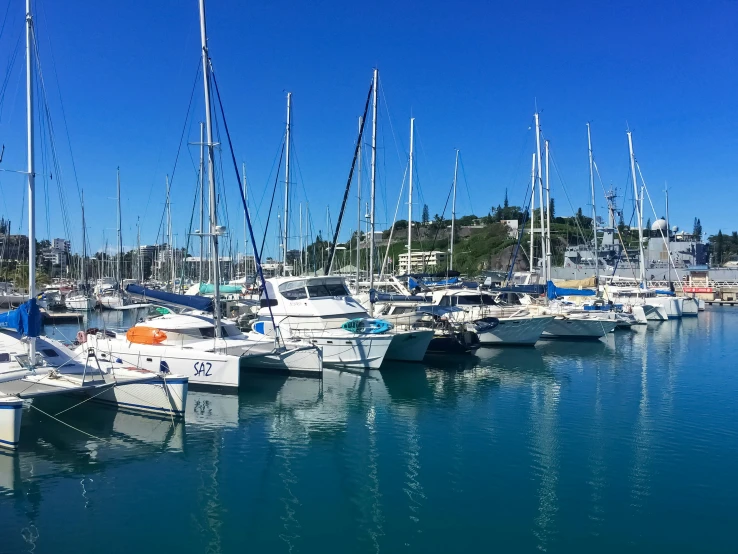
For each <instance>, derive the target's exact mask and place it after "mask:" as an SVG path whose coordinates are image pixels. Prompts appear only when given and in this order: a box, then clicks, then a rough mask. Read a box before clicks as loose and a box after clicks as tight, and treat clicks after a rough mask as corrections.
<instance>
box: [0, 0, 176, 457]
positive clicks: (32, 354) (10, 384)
mask: <svg viewBox="0 0 738 554" xmlns="http://www.w3.org/2000/svg"><path fill="white" fill-rule="evenodd" d="M33 41H34V38H33V17H32V14H31V0H26V116H27V136H28V145H27V146H28V153H27V155H28V169H27V179H28V243H29V248H28V258H29V266H28V291H29V300H28V302H26V303H25V304H24V305H22V306H21V307H20V308H19V309H17V310H14V311H12V312H8V313H6V314H1V315H0V447H3V448H9V449H16V448H18V444H19V438H20V429H21V418H22V414H23V409H22V407H23V401H25V400H33V399H35V398H39V397H42V396H48V395H56V394H64V395H69V394H71V395H75V396H82V397H87V398H91V399H94V400H95V401H98V402H106V403H110V404H113V405H115V406H117V407H119V408H126V409H130V410H134V411H143V412H150V413H157V414H163V415H166V416H168V417H174V416H177V417H181V416H184V410H185V404H186V399H187V388H188V379H187V377H183V376H178V375H172V374H171V373H169V372H162V371H146V370H142V369H140V368H139V367H128V366H124V365H122V364H120V363H119V362H117V361H111V360H108V361H100V360H98V359H96V358H95V356H94V354H91V353H90V352H89V351H83V352H77V353H76V355H75V353H73V352H72V351H70V350H69V349H68V348H66V347H65V346H64V345H62V344H61V343H60V342H58V341H56V340H54V339H51V338H48V337H43V336H41V314H40V311H39V308H38V306H37V303H36V302H37V301H36V219H35V215H36V214H35V208H36V205H35V203H36V191H35V178H36V174H35V166H34V165H35V164H34V161H35V160H34V113H33V69H34V66H33V64H34V61H35V60H34V56H33V53H34V48H33V46H35V45H34V44H33Z"/></svg>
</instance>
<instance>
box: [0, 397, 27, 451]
mask: <svg viewBox="0 0 738 554" xmlns="http://www.w3.org/2000/svg"><path fill="white" fill-rule="evenodd" d="M22 415H23V401H22V400H21V399H20V398H16V397H13V396H9V397H7V396H6V397H0V448H6V449H10V450H15V449H16V448H18V441H19V439H20V427H21V417H22Z"/></svg>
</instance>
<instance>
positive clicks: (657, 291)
mask: <svg viewBox="0 0 738 554" xmlns="http://www.w3.org/2000/svg"><path fill="white" fill-rule="evenodd" d="M654 292H655V293H656V294H663V295H664V296H676V294H675V293H674V291H671V290H662V289H658V290H655V291H654Z"/></svg>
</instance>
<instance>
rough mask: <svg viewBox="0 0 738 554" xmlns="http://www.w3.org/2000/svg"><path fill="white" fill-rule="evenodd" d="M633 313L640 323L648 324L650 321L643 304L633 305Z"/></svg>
mask: <svg viewBox="0 0 738 554" xmlns="http://www.w3.org/2000/svg"><path fill="white" fill-rule="evenodd" d="M632 314H633V317H635V320H636V323H638V324H639V325H646V324H647V323H648V316H647V315H646V311H645V309H644V307H643V306H633V307H632Z"/></svg>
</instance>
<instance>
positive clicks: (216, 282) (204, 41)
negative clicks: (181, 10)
mask: <svg viewBox="0 0 738 554" xmlns="http://www.w3.org/2000/svg"><path fill="white" fill-rule="evenodd" d="M200 44H201V46H202V77H203V87H204V92H205V127H206V131H207V138H208V143H207V146H208V184H209V187H210V201H209V204H210V233H209V234H210V238H211V243H212V247H213V293H214V297H215V301H214V302H213V315H214V317H215V337H216V338H220V336H221V329H220V254H219V251H218V207H217V205H216V200H215V167H214V163H215V157H214V155H213V122H212V119H211V114H210V56H209V55H208V37H207V31H206V28H205V0H200Z"/></svg>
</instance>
